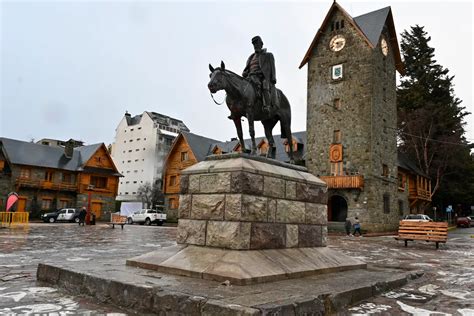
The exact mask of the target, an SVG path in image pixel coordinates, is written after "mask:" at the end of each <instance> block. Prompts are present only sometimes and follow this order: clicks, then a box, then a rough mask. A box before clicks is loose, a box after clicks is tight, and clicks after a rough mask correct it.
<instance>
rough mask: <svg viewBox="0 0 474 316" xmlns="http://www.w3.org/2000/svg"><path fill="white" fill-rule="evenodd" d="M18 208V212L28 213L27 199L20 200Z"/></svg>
mask: <svg viewBox="0 0 474 316" xmlns="http://www.w3.org/2000/svg"><path fill="white" fill-rule="evenodd" d="M17 203H18V204H17V206H16V211H17V212H25V211H26V198H19V199H18V202H17Z"/></svg>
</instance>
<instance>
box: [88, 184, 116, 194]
mask: <svg viewBox="0 0 474 316" xmlns="http://www.w3.org/2000/svg"><path fill="white" fill-rule="evenodd" d="M84 192H86V193H87V192H91V193H114V191H113V190H111V189H109V188H96V187H91V186H90V185H89V184H81V193H84Z"/></svg>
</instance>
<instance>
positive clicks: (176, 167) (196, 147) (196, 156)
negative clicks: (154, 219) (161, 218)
mask: <svg viewBox="0 0 474 316" xmlns="http://www.w3.org/2000/svg"><path fill="white" fill-rule="evenodd" d="M218 143H220V142H219V141H218V140H215V139H210V138H206V137H203V136H199V135H196V134H193V133H189V132H181V133H180V134H179V135H178V137H176V139H175V141H174V142H173V145H172V146H171V150H170V152H169V154H168V156H167V157H166V160H165V164H164V168H163V193H164V194H165V207H166V209H167V213H168V217H170V218H176V217H177V210H178V206H179V190H180V175H181V170H183V169H186V168H187V167H190V166H192V165H194V164H196V163H198V162H200V161H203V160H204V158H205V157H206V156H208V155H209V154H211V153H212V152H215V153H219V154H220V153H222V150H221V149H220V148H219V147H216V146H214V145H215V144H218Z"/></svg>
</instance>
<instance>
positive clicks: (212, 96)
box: [209, 91, 227, 105]
mask: <svg viewBox="0 0 474 316" xmlns="http://www.w3.org/2000/svg"><path fill="white" fill-rule="evenodd" d="M209 93H210V94H211V98H212V101H214V103H215V104H217V105H222V104H223V103H224V102H225V97H224V100H222V102H221V103H218V102H217V101H216V100H215V99H214V95H212V92H211V91H209ZM226 96H227V93H226Z"/></svg>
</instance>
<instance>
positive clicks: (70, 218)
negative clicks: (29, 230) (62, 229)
mask: <svg viewBox="0 0 474 316" xmlns="http://www.w3.org/2000/svg"><path fill="white" fill-rule="evenodd" d="M79 213H80V210H76V209H75V208H62V209H60V210H58V211H56V212H51V213H45V214H43V215H41V219H42V220H43V222H45V223H48V222H49V223H54V222H56V221H58V222H75V223H79Z"/></svg>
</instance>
